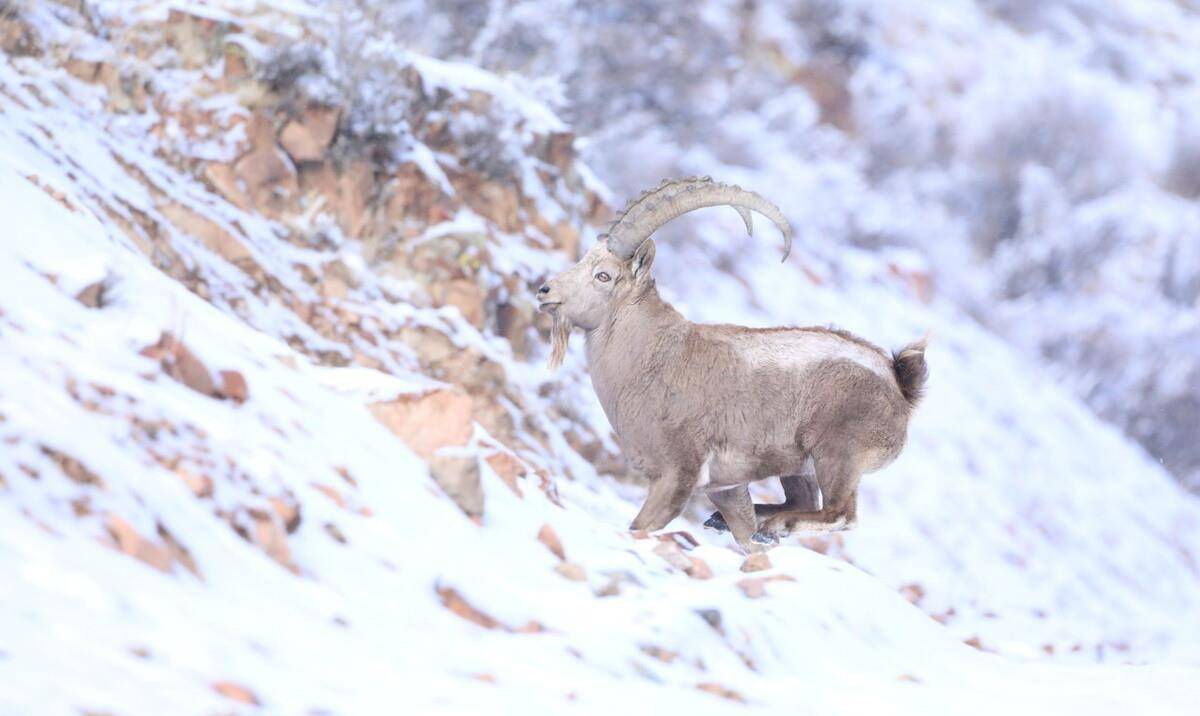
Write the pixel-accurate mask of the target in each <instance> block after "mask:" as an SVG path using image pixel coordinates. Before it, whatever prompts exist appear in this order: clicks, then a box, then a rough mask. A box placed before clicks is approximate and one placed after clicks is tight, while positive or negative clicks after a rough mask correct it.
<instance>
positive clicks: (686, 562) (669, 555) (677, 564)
mask: <svg viewBox="0 0 1200 716" xmlns="http://www.w3.org/2000/svg"><path fill="white" fill-rule="evenodd" d="M654 554H657V555H658V556H659V557H662V558H663V559H664V560H665V561H666V562H667V564H669V565H671V566H672V567H674V568H676V569H679V570H685V571H686V570H688V569H691V567H692V561H691V560H690V559H688V556H687V555H686V554H684V553H683V550H681V549H680V548H679V545H677V544H675V543H674V542H659V543H658V544H656V545H654Z"/></svg>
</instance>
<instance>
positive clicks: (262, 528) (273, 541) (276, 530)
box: [249, 510, 300, 574]
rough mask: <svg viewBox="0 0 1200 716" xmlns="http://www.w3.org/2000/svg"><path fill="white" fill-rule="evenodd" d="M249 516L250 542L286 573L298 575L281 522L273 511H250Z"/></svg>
mask: <svg viewBox="0 0 1200 716" xmlns="http://www.w3.org/2000/svg"><path fill="white" fill-rule="evenodd" d="M249 515H250V518H251V520H253V523H254V524H253V531H252V532H251V534H250V539H251V541H253V542H254V544H255V545H257V546H258V547H259V549H261V550H262V551H263V552H266V553H267V556H268V557H270V558H271V559H273V560H275V561H276V562H278V563H279V564H280V565H282V566H283V567H285V568H286V569H287V570H288V571H290V572H292V573H294V574H295V573H299V571H300V569H299V568H298V567H297V566H296V564H295V562H293V561H292V550H291V548H290V547H289V546H288V541H287V532H286V531H285V530H284V526H283V520H281V519H279V518H278V516H277V515H276V514H275V513H274V512H273V511H272V512H263V511H261V510H250V511H249Z"/></svg>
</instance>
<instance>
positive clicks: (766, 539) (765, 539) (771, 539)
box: [750, 530, 779, 545]
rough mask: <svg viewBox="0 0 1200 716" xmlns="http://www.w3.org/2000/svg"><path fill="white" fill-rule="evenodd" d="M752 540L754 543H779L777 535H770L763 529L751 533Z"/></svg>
mask: <svg viewBox="0 0 1200 716" xmlns="http://www.w3.org/2000/svg"><path fill="white" fill-rule="evenodd" d="M750 541H751V542H753V543H754V544H766V545H776V544H779V538H778V537H776V536H775V535H769V534H767V533H766V532H763V531H762V530H759V531H758V532H755V533H754V534H752V535H750Z"/></svg>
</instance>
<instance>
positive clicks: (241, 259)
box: [158, 201, 254, 265]
mask: <svg viewBox="0 0 1200 716" xmlns="http://www.w3.org/2000/svg"><path fill="white" fill-rule="evenodd" d="M158 210H159V211H160V212H162V214H163V216H165V217H167V219H168V220H170V222H171V223H172V224H174V225H175V227H176V228H178V229H179V230H180V231H182V232H183V233H185V234H188V235H189V236H194V237H196V238H198V239H200V241H202V242H203V243H204V245H205V246H207V247H208V248H209V249H211V250H212V251H213V252H214V253H216V254H217V255H218V256H220V257H221V258H223V259H225V260H226V261H228V262H230V263H233V264H239V265H253V264H254V257H253V256H252V255H251V253H250V250H249V249H247V248H246V245H245V244H244V243H242V241H241V240H240V239H238V238H237V237H235V236H234V235H233V234H231V233H229V232H228V231H227V230H225V229H224V228H223V227H222V226H221V225H220V224H218V223H216V222H215V221H213V220H212V219H209V218H208V217H206V216H203V215H202V214H200V213H198V212H196V211H193V210H192V209H190V208H188V207H186V206H184V205H183V204H177V203H175V202H171V201H163V202H160V204H159V206H158Z"/></svg>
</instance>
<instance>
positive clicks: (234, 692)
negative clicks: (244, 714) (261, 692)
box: [212, 681, 262, 706]
mask: <svg viewBox="0 0 1200 716" xmlns="http://www.w3.org/2000/svg"><path fill="white" fill-rule="evenodd" d="M212 687H213V691H216V692H217V693H218V694H220V695H222V696H224V697H225V698H227V699H229V700H230V701H236V702H238V703H239V704H246V705H247V706H261V705H262V702H261V701H259V700H258V695H257V694H255V693H254V692H253V691H252V690H251V689H250V688H249V687H247V686H243V685H242V684H238V683H234V682H232V681H218V682H216V683H215V684H213V685H212Z"/></svg>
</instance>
